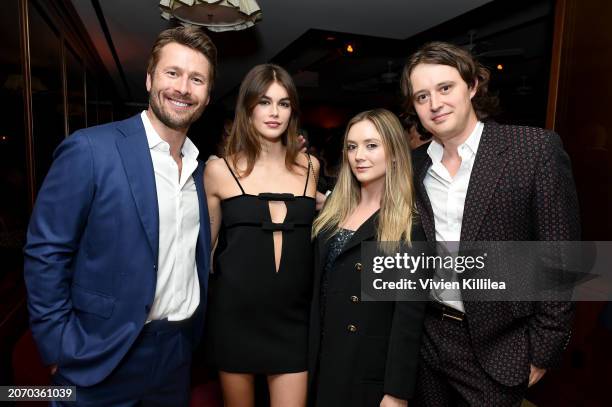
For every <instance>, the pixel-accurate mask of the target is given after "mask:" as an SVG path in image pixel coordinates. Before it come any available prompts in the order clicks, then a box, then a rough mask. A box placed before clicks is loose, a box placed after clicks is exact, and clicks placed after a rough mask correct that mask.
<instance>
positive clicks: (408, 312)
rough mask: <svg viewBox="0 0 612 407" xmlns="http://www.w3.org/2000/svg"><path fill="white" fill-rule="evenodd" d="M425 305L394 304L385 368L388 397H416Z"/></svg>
mask: <svg viewBox="0 0 612 407" xmlns="http://www.w3.org/2000/svg"><path fill="white" fill-rule="evenodd" d="M425 305H426V303H425V302H423V301H398V302H396V303H395V310H394V313H393V322H392V326H391V334H390V336H389V348H388V352H387V362H386V368H385V383H384V388H383V391H384V393H385V394H389V395H391V396H393V397H397V398H400V399H404V400H407V399H410V398H411V397H412V396H413V394H414V388H415V383H416V375H417V365H418V360H419V349H420V345H421V334H422V331H423V318H424V315H425Z"/></svg>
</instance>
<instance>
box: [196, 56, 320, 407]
mask: <svg viewBox="0 0 612 407" xmlns="http://www.w3.org/2000/svg"><path fill="white" fill-rule="evenodd" d="M297 120H298V97H297V92H296V89H295V85H294V84H293V81H292V79H291V76H290V75H289V74H288V73H287V72H286V71H285V70H284V69H283V68H281V67H279V66H276V65H271V64H266V65H258V66H256V67H254V68H253V69H252V70H251V71H250V72H249V73H248V74H247V75H246V77H245V78H244V80H243V81H242V85H241V86H240V91H239V93H238V100H237V103H236V118H235V120H234V125H233V128H232V131H231V134H230V137H229V139H228V141H227V147H226V151H225V156H224V157H223V159H219V160H214V161H211V162H210V163H209V164H208V165H207V167H206V171H205V173H204V182H205V185H206V197H207V199H208V210H209V213H210V222H211V236H212V242H213V243H214V242H216V241H217V237H218V245H217V248H216V253H215V263H214V264H215V267H214V273H213V274H212V275H211V278H210V290H209V293H210V297H209V305H208V317H207V318H208V328H207V331H208V336H207V338H206V339H207V345H208V346H209V350H210V355H211V356H212V361H213V363H214V364H215V365H216V366H217V367H218V369H219V371H220V374H219V376H220V379H221V386H222V389H223V398H224V405H225V406H228V407H242V406H245V407H250V406H253V405H254V404H255V401H254V375H255V374H262V375H265V376H266V377H267V381H268V388H269V392H270V403H271V405H272V406H275V407H276V406H278V407H293V406H295V407H302V406H304V405H305V404H306V385H307V379H306V376H307V374H306V370H307V344H308V316H309V312H310V300H311V294H312V270H313V263H312V245H311V240H310V231H311V226H312V221H313V219H314V214H315V199H314V195H315V190H316V178H317V173H318V171H319V164H318V162H317V161H316V159H315V158H314V157H310V156H308V155H307V154H304V153H300V152H299V149H300V146H299V142H298V134H297V130H298V123H297Z"/></svg>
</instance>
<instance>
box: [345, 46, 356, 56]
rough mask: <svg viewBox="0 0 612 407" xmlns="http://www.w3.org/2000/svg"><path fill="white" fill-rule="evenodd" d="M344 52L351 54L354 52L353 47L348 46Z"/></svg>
mask: <svg viewBox="0 0 612 407" xmlns="http://www.w3.org/2000/svg"><path fill="white" fill-rule="evenodd" d="M346 52H348V53H349V54H352V53H353V52H355V49H354V48H353V45H351V44H348V45H347V46H346Z"/></svg>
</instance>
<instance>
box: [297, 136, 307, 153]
mask: <svg viewBox="0 0 612 407" xmlns="http://www.w3.org/2000/svg"><path fill="white" fill-rule="evenodd" d="M297 140H298V147H299V148H300V151H301V152H302V153H305V152H306V150H307V149H308V146H307V145H306V138H305V137H304V136H302V135H301V134H300V135H299V136H298V137H297Z"/></svg>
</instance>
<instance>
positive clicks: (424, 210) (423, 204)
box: [414, 155, 436, 242]
mask: <svg viewBox="0 0 612 407" xmlns="http://www.w3.org/2000/svg"><path fill="white" fill-rule="evenodd" d="M429 167H431V158H429V155H427V156H426V157H425V158H423V159H422V160H421V162H420V163H419V164H418V165H417V166H416V167H415V173H414V187H415V190H416V197H415V204H416V209H417V212H418V214H419V216H420V218H421V223H422V225H423V230H424V231H425V236H426V237H427V240H428V241H430V242H435V241H436V230H435V222H434V216H433V209H432V208H431V201H430V200H429V196H428V195H427V190H426V189H425V184H424V181H425V176H426V175H427V170H428V169H429Z"/></svg>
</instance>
